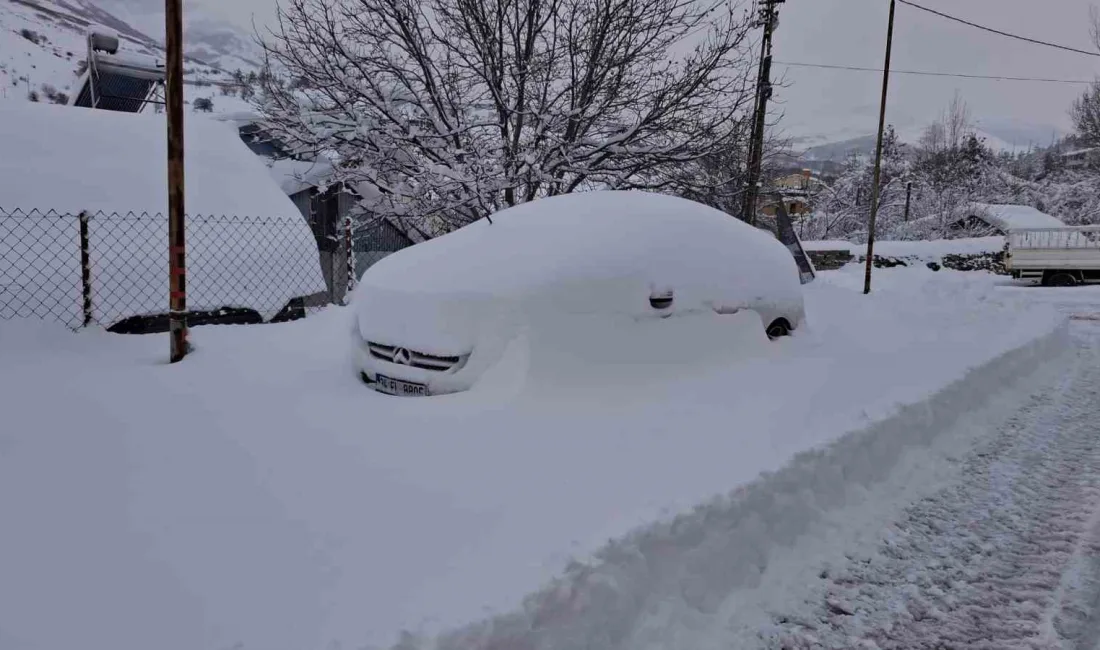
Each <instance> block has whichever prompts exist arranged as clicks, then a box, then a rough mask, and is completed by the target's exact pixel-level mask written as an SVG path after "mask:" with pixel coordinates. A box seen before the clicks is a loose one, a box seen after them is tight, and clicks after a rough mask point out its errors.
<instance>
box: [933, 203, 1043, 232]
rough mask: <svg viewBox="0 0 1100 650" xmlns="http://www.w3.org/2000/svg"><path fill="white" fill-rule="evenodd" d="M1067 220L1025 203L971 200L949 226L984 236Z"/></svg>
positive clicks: (956, 229) (952, 229) (955, 229)
mask: <svg viewBox="0 0 1100 650" xmlns="http://www.w3.org/2000/svg"><path fill="white" fill-rule="evenodd" d="M1064 225H1065V224H1064V223H1062V221H1061V220H1060V219H1058V218H1057V217H1052V216H1051V215H1049V214H1045V213H1042V212H1039V211H1038V210H1036V209H1035V208H1032V207H1029V206H1026V205H997V204H990V203H972V204H970V205H969V206H968V207H967V209H965V210H963V211H962V213H961V216H958V217H955V218H954V219H953V220H951V221H950V222H949V223H948V224H947V226H948V229H949V230H950V231H951V232H953V233H956V234H958V233H965V234H966V235H967V236H972V237H983V236H989V235H1007V234H1008V232H1009V231H1010V230H1017V229H1021V228H1061V227H1062V226H1064Z"/></svg>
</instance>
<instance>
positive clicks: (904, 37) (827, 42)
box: [775, 0, 1100, 134]
mask: <svg viewBox="0 0 1100 650" xmlns="http://www.w3.org/2000/svg"><path fill="white" fill-rule="evenodd" d="M918 1H919V3H920V4H923V5H924V6H927V7H931V8H935V9H939V10H942V11H944V12H947V13H951V14H953V15H956V16H959V17H960V18H965V19H968V20H971V21H972V22H977V23H982V24H986V25H989V26H991V27H995V28H998V29H1001V30H1003V31H1009V32H1015V33H1019V34H1022V35H1026V36H1030V37H1032V38H1036V39H1040V40H1046V41H1052V42H1056V43H1062V44H1065V45H1069V46H1073V47H1077V48H1080V49H1085V50H1091V51H1095V48H1094V47H1093V45H1092V42H1091V37H1090V33H1089V8H1090V1H1089V0H918ZM888 14H889V2H888V1H887V0H788V2H787V3H786V5H784V6H783V8H782V10H781V14H780V15H781V26H780V29H779V31H778V32H777V34H776V42H775V58H776V59H777V60H780V61H796V62H809V63H827V64H837V65H852V66H864V67H881V66H882V62H883V54H884V49H885V44H886V25H887V17H888ZM893 67H894V68H895V69H912V70H930V71H937V72H955V73H965V74H979V75H1009V76H1024V77H1055V78H1065V79H1086V80H1088V79H1093V78H1094V77H1095V76H1096V75H1097V73H1098V72H1100V58H1097V57H1088V56H1083V55H1080V54H1071V53H1069V52H1062V51H1059V50H1054V49H1050V48H1045V47H1039V46H1036V45H1031V44H1029V43H1024V42H1020V41H1015V40H1011V39H1006V38H1004V37H1001V36H997V35H994V34H989V33H986V32H982V31H979V30H976V29H973V28H970V27H967V26H965V25H959V24H957V23H953V22H950V21H947V20H945V19H943V18H940V17H938V16H933V15H931V14H927V13H925V12H921V11H919V10H917V9H914V8H912V7H909V6H906V5H902V4H899V5H898V8H897V15H896V24H895V32H894V55H893ZM779 72H780V73H781V74H785V75H786V79H787V80H788V81H789V82H791V86H790V87H789V88H784V89H781V90H779V91H777V96H778V97H779V98H780V100H781V101H782V102H784V108H785V111H786V118H787V119H786V126H787V128H788V129H789V130H790V131H791V132H792V133H796V134H798V133H802V132H806V131H816V130H823V129H824V130H841V129H858V128H860V125H863V124H865V125H866V126H865V127H864V128H863V129H862V130H863V131H864V132H872V131H874V129H875V127H876V126H877V119H878V117H877V114H878V104H879V97H880V88H881V75H879V74H875V73H867V72H849V71H832V70H820V69H805V68H785V67H783V66H780V67H779ZM890 83H891V85H890V103H889V105H888V106H889V108H888V113H887V115H888V120H889V121H891V122H894V123H896V124H898V125H899V126H902V127H904V126H907V125H910V124H913V123H924V122H926V121H927V120H929V119H930V118H931V117H934V116H935V115H936V113H937V112H938V111H939V110H940V108H941V107H942V106H944V105H945V104H946V103H947V102H949V101H950V100H951V97H952V95H953V94H954V93H955V91H956V90H958V91H960V92H961V93H962V95H963V97H964V98H965V99H966V101H967V102H968V104H969V105H970V107H971V109H972V111H973V113H974V116H975V117H976V118H979V119H980V120H981V121H983V122H986V123H988V124H1000V123H1001V122H1010V121H1011V122H1016V123H1019V124H1022V125H1032V126H1036V127H1039V128H1040V129H1042V128H1043V127H1061V128H1065V129H1068V128H1069V119H1068V117H1067V115H1066V109H1067V108H1068V106H1069V104H1070V103H1071V101H1072V100H1073V98H1074V97H1076V96H1077V95H1078V94H1080V92H1081V91H1082V90H1083V89H1084V87H1083V86H1075V85H1064V84H1045V83H1023V82H1008V81H987V80H968V79H943V78H929V77H915V76H902V75H894V76H892V77H891V82H890Z"/></svg>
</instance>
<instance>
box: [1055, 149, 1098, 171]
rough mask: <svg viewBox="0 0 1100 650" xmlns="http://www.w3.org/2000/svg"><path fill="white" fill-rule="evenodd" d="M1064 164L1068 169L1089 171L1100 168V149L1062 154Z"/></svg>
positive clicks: (1078, 150)
mask: <svg viewBox="0 0 1100 650" xmlns="http://www.w3.org/2000/svg"><path fill="white" fill-rule="evenodd" d="M1062 163H1063V164H1064V165H1065V166H1066V169H1089V168H1096V167H1100V147H1092V148H1090V149H1077V150H1075V151H1067V152H1066V153H1064V154H1062Z"/></svg>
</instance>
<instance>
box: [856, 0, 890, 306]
mask: <svg viewBox="0 0 1100 650" xmlns="http://www.w3.org/2000/svg"><path fill="white" fill-rule="evenodd" d="M896 7H897V0H890V23H889V26H888V27H887V29H886V65H884V66H883V69H882V105H881V106H880V107H879V113H878V144H877V145H876V146H875V178H874V181H873V182H872V183H873V184H872V185H871V218H870V220H869V221H868V223H867V269H866V270H865V272H864V278H863V293H864V294H868V293H871V268H872V267H874V265H875V220H876V219H877V218H878V200H879V182H880V181H881V180H882V135H883V132H885V131H886V96H887V91H888V90H889V88H890V51H891V49H893V46H894V9H895V8H896Z"/></svg>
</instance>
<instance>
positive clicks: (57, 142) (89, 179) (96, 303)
mask: <svg viewBox="0 0 1100 650" xmlns="http://www.w3.org/2000/svg"><path fill="white" fill-rule="evenodd" d="M186 120H187V122H186V128H185V150H186V156H185V161H186V184H185V185H186V197H185V199H186V210H187V215H188V216H187V223H186V228H187V245H188V249H187V254H188V263H187V267H188V269H187V273H188V276H187V285H188V296H187V299H188V307H189V308H190V309H192V310H207V311H209V310H218V309H221V308H223V307H229V306H232V307H240V308H248V309H251V310H254V311H255V312H256V313H258V314H259V315H260V317H262V318H263V319H265V320H267V319H270V318H273V317H275V316H276V315H279V314H280V313H282V312H284V311H285V310H286V309H287V307H288V305H290V304H291V303H292V302H293V301H295V300H297V299H303V298H305V297H307V296H310V295H313V294H318V293H322V292H324V290H325V284H324V280H323V277H322V274H321V268H320V264H319V259H318V251H317V243H316V240H315V239H314V237H313V235H312V233H311V231H310V228H309V225H308V224H307V223H306V221H305V220H304V219H302V217H301V215H300V214H299V213H298V210H297V209H296V207H295V205H294V203H293V202H292V201H290V199H289V198H288V197H287V196H286V194H285V193H284V192H283V191H282V190H281V188H280V187H279V185H278V183H276V182H275V181H274V179H272V177H271V175H270V173H269V172H268V169H267V168H266V166H265V165H264V163H263V161H262V160H261V159H259V158H257V157H256V156H254V155H253V154H252V153H251V152H250V151H249V149H248V147H246V146H245V145H244V144H243V143H242V142H241V141H240V139H239V138H238V137H236V133H235V132H234V131H233V130H231V129H229V128H227V126H226V125H225V124H222V123H219V122H217V121H214V120H212V119H210V118H207V117H203V116H199V115H197V114H189V115H188V116H187V118H186ZM166 130H167V125H166V123H165V118H164V116H163V115H157V114H152V113H144V114H137V115H134V114H127V113H122V112H115V111H103V110H92V109H85V108H77V107H72V106H56V105H46V104H34V103H21V102H4V103H0V151H3V152H4V155H3V156H0V225H2V226H5V227H2V228H0V279H3V278H8V279H10V280H11V282H10V283H5V284H6V285H7V286H6V287H5V286H0V307H4V306H5V305H7V306H8V307H9V310H14V311H18V309H17V308H16V307H12V305H15V304H16V303H17V302H18V303H19V304H23V305H28V304H33V301H37V302H39V303H40V302H42V301H44V300H46V299H50V300H52V301H53V302H54V304H56V305H58V307H57V310H60V311H62V312H64V314H69V315H71V314H72V313H74V312H75V313H76V314H77V315H78V316H79V315H80V312H81V298H82V296H81V284H82V282H81V266H82V265H81V246H80V239H79V232H80V228H79V221H80V220H79V219H78V218H77V215H80V214H86V215H89V217H88V220H87V223H88V228H87V231H88V235H89V239H90V253H91V259H90V265H91V269H90V276H91V287H90V290H91V293H92V296H91V298H92V302H93V310H94V313H93V315H92V316H93V318H92V320H94V321H95V322H98V323H100V324H103V325H105V326H110V325H111V324H115V323H118V322H119V321H120V320H122V319H125V318H128V317H131V316H135V315H148V314H159V313H163V312H164V311H165V310H166V308H167V287H168V261H167V260H168V244H167V219H166V218H165V217H164V214H165V213H166V211H167V206H168V192H167V176H168V173H167V137H166V135H165V134H166ZM20 287H23V288H22V289H20ZM5 290H7V291H8V293H5ZM13 291H15V292H16V293H15V294H13V293H11V292H13ZM35 291H46V292H49V291H53V292H55V293H56V295H49V296H36V295H32V294H33V292H35ZM19 292H22V293H19ZM20 296H22V297H21V298H20ZM298 302H299V303H301V302H302V301H301V300H298ZM0 311H3V310H2V309H0ZM55 311H56V310H55ZM14 315H17V316H18V315H33V314H21V313H15V314H14ZM85 320H86V319H85ZM67 321H68V322H71V319H67Z"/></svg>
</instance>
